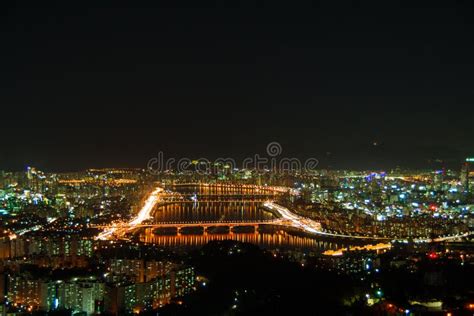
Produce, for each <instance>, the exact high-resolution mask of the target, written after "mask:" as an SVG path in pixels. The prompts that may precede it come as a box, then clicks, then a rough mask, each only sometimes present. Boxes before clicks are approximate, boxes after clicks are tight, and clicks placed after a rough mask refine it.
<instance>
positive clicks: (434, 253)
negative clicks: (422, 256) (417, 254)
mask: <svg viewBox="0 0 474 316" xmlns="http://www.w3.org/2000/svg"><path fill="white" fill-rule="evenodd" d="M428 257H429V258H430V259H437V258H438V254H437V253H436V252H430V253H429V254H428Z"/></svg>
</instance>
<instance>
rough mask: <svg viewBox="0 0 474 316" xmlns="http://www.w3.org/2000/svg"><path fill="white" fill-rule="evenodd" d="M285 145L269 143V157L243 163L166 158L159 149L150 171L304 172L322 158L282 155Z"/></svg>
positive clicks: (150, 162)
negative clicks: (300, 157)
mask: <svg viewBox="0 0 474 316" xmlns="http://www.w3.org/2000/svg"><path fill="white" fill-rule="evenodd" d="M282 153H283V148H282V146H281V145H280V144H279V143H277V142H271V143H269V144H268V145H267V148H266V154H267V155H266V156H261V155H259V154H255V155H254V156H253V157H247V158H245V159H243V160H242V161H241V162H240V164H238V163H237V161H236V160H235V159H233V158H217V159H215V160H212V161H211V160H209V159H207V158H199V159H190V158H180V159H175V158H167V159H165V156H164V153H163V152H162V151H160V152H159V153H158V155H157V157H153V158H151V159H150V160H148V164H147V170H148V172H150V173H151V174H153V175H157V174H160V173H162V172H165V171H176V172H178V173H182V172H194V173H197V174H200V175H209V174H216V173H219V172H221V173H222V172H223V173H227V174H229V173H233V172H236V171H239V170H242V169H244V170H253V171H256V172H265V171H277V172H288V173H293V172H303V171H312V170H315V169H316V167H317V166H318V164H319V161H318V160H317V159H315V158H309V159H306V160H304V161H302V160H300V159H298V158H289V157H282V156H281V155H282Z"/></svg>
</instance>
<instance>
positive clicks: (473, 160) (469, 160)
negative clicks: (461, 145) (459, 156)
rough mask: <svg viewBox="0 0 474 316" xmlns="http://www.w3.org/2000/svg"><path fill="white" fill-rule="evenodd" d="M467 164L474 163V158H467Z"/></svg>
mask: <svg viewBox="0 0 474 316" xmlns="http://www.w3.org/2000/svg"><path fill="white" fill-rule="evenodd" d="M466 162H474V158H466Z"/></svg>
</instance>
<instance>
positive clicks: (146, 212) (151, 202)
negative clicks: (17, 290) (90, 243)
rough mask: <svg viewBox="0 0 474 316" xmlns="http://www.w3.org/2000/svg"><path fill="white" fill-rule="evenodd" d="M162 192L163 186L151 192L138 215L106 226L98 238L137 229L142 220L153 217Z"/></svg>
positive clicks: (102, 238) (105, 237) (105, 238)
mask: <svg viewBox="0 0 474 316" xmlns="http://www.w3.org/2000/svg"><path fill="white" fill-rule="evenodd" d="M162 192H163V189H162V188H156V189H155V190H154V191H153V192H151V193H150V195H149V196H148V198H147V199H146V201H145V204H144V205H143V207H142V208H141V210H140V211H139V212H138V214H137V216H135V217H134V218H133V219H132V220H131V221H130V222H128V223H123V224H116V225H113V226H112V227H110V228H106V229H105V230H104V231H103V232H102V233H100V234H99V235H98V236H97V237H96V239H99V240H107V239H110V238H112V237H114V235H117V236H120V235H124V234H125V233H127V232H128V231H131V230H133V229H135V228H136V227H137V226H139V225H140V224H141V223H142V222H144V221H145V220H147V219H149V218H150V217H151V212H152V211H153V208H154V207H155V205H156V204H157V203H158V202H159V201H161V197H160V193H162Z"/></svg>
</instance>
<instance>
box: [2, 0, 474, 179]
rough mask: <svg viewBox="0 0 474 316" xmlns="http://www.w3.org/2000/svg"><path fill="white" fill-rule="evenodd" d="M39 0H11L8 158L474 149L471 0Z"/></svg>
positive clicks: (9, 163)
mask: <svg viewBox="0 0 474 316" xmlns="http://www.w3.org/2000/svg"><path fill="white" fill-rule="evenodd" d="M34 3H36V6H35V7H32V6H29V5H30V4H29V3H26V2H23V1H21V2H20V1H18V2H17V3H15V2H8V4H2V5H4V6H5V5H7V6H8V5H9V7H5V8H3V9H2V11H1V16H0V25H1V27H0V33H1V34H0V39H1V41H2V44H1V46H0V69H1V71H0V105H1V108H2V109H1V111H2V114H0V118H1V120H0V123H1V130H0V132H1V135H0V137H1V143H0V144H1V145H0V169H2V168H3V169H21V168H24V167H25V165H36V166H38V167H40V168H44V169H47V170H74V169H82V168H86V167H95V166H97V167H99V166H139V167H142V166H143V167H144V166H146V161H147V160H148V159H149V158H150V157H153V156H156V154H157V153H158V152H159V151H163V152H165V156H167V157H176V158H179V157H183V156H186V157H209V158H215V157H219V156H225V157H230V156H233V157H236V158H239V159H241V158H243V157H245V156H248V155H253V154H255V153H261V154H263V153H264V152H265V146H266V144H267V143H268V142H270V141H278V142H280V143H281V144H282V146H283V155H284V156H288V157H293V156H294V157H298V158H306V157H315V158H317V159H319V160H320V161H321V166H322V167H327V166H330V167H333V168H358V169H359V168H364V169H376V168H392V167H395V166H402V167H430V168H431V167H437V166H438V165H439V164H436V163H433V162H432V161H433V160H434V159H441V160H443V161H444V164H445V165H446V166H452V167H456V168H457V167H458V166H459V163H460V161H461V160H462V159H463V158H465V157H466V156H468V155H474V128H473V126H474V109H473V107H472V104H473V103H474V102H473V101H474V75H473V74H474V64H473V56H474V24H473V23H474V13H473V12H474V11H473V7H472V2H471V1H457V2H456V1H426V2H419V1H321V2H311V1H286V2H285V3H283V4H280V3H279V2H276V1H242V2H239V1H199V2H196V1H193V2H189V3H185V2H178V1H153V2H142V1H133V2H131V1H127V2H122V1H95V2H91V3H86V2H81V4H80V6H76V5H73V4H72V3H70V2H69V1H59V2H58V3H57V4H56V5H50V6H45V5H46V4H45V3H43V2H40V1H35V2H34ZM48 3H49V2H48ZM198 3H199V5H198ZM150 4H154V5H162V6H161V7H131V5H143V6H144V5H150ZM178 4H180V5H182V7H176V6H177V5H178ZM186 4H189V5H190V6H186ZM88 5H90V6H88ZM55 107H56V108H55ZM11 110H12V111H14V112H15V113H14V114H13V113H10V112H9V111H11ZM66 126H68V127H69V126H75V127H74V128H66ZM144 127H146V128H144ZM374 142H376V143H377V146H374V145H373V143H374ZM430 161H431V162H430Z"/></svg>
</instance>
